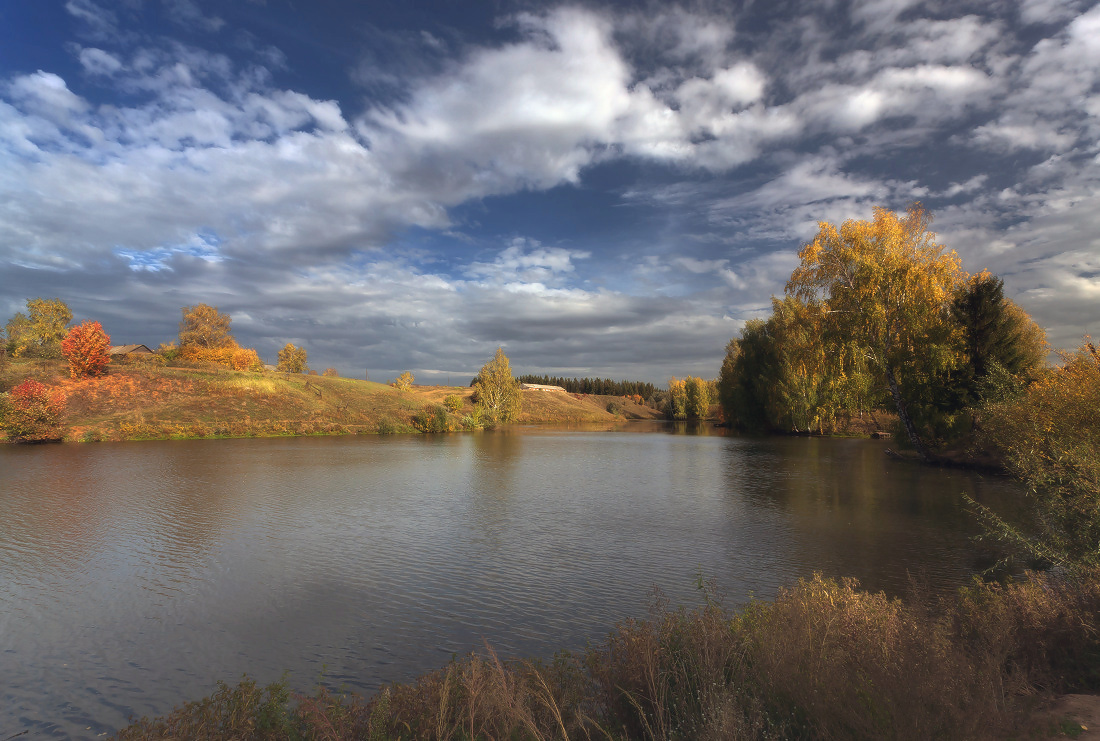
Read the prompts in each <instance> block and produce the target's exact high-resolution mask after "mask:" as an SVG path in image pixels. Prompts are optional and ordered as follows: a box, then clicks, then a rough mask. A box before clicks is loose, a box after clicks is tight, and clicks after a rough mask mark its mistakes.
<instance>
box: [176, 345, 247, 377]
mask: <svg viewBox="0 0 1100 741" xmlns="http://www.w3.org/2000/svg"><path fill="white" fill-rule="evenodd" d="M176 359H177V360H182V361H183V362H185V363H212V364H214V365H221V366H224V367H226V368H232V369H233V370H239V371H247V370H252V371H255V370H261V369H262V368H263V365H264V364H263V361H262V360H260V356H259V355H258V354H257V353H256V351H255V350H253V349H252V348H250V347H240V346H238V345H236V344H233V345H226V346H225V347H201V346H199V345H184V346H183V347H181V348H180V350H179V354H178V355H177V356H176Z"/></svg>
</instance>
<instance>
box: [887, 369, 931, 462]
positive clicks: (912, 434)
mask: <svg viewBox="0 0 1100 741" xmlns="http://www.w3.org/2000/svg"><path fill="white" fill-rule="evenodd" d="M886 383H888V384H889V385H890V394H891V395H892V396H893V397H894V406H896V407H897V409H898V419H900V420H901V423H902V424H903V425H905V432H906V434H908V435H909V442H911V443H912V444H913V448H914V450H916V451H917V455H919V456H920V459H921V460H922V461H924V462H925V463H929V462H930V461H931V460H932V456H931V454H930V453H929V452H928V448H926V447H925V446H924V441H922V440H921V439H920V435H918V434H917V428H916V427H914V426H913V420H912V419H911V418H910V417H909V412H908V410H906V408H905V402H904V401H902V399H901V391H900V390H899V389H898V381H897V379H896V378H895V377H894V369H893V368H890V367H887V368H886Z"/></svg>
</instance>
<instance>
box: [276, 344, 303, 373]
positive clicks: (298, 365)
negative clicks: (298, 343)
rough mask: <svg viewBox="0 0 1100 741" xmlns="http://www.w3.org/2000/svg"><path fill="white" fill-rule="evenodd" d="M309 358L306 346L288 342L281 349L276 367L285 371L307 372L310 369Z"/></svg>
mask: <svg viewBox="0 0 1100 741" xmlns="http://www.w3.org/2000/svg"><path fill="white" fill-rule="evenodd" d="M308 359H309V355H308V353H306V349H305V348H304V347H295V346H294V345H292V344H290V343H289V342H288V343H286V345H284V346H283V349H282V350H280V351H279V363H278V365H276V366H275V369H276V370H278V371H281V372H283V373H305V372H306V371H307V370H308V368H307V367H306V361H307V360H308Z"/></svg>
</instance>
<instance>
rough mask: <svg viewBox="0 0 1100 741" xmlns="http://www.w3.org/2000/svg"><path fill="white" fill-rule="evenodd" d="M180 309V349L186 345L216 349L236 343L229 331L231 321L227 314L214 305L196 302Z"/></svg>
mask: <svg viewBox="0 0 1100 741" xmlns="http://www.w3.org/2000/svg"><path fill="white" fill-rule="evenodd" d="M180 311H181V312H182V313H183V320H182V321H180V349H183V348H186V347H187V346H189V345H190V346H194V347H201V348H206V349H216V348H220V347H231V346H233V345H235V344H237V343H236V341H235V340H234V339H233V336H232V335H231V334H230V333H229V324H230V322H231V321H232V320H231V319H230V317H229V315H228V314H223V313H222V312H220V311H218V308H217V307H216V306H209V305H207V304H196V305H194V306H184V307H183V308H182V309H180Z"/></svg>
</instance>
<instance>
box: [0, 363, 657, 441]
mask: <svg viewBox="0 0 1100 741" xmlns="http://www.w3.org/2000/svg"><path fill="white" fill-rule="evenodd" d="M25 378H35V379H37V380H38V381H40V382H42V383H44V384H46V385H47V386H49V387H51V388H52V389H55V390H56V391H57V392H58V394H59V395H60V396H62V397H63V398H64V399H65V402H66V404H65V405H66V412H65V417H64V420H65V424H66V426H67V428H68V429H67V432H66V435H65V439H66V440H70V441H94V440H133V439H161V438H192V437H216V436H225V437H246V436H275V435H313V434H373V433H379V432H382V433H389V432H416V431H417V429H416V426H415V417H416V415H417V413H419V412H421V411H422V410H424V409H425V408H429V409H433V408H435V407H436V406H438V405H441V404H442V403H443V400H444V399H445V398H447V397H448V396H451V395H456V396H459V397H460V398H461V400H462V404H461V407H460V408H459V409H458V410H457V411H456V412H451V413H448V416H447V420H448V426H450V427H451V428H452V429H463V428H464V427H465V426H466V425H465V424H464V421H465V422H466V423H467V424H468V423H469V420H468V419H466V418H467V417H468V415H471V414H472V413H473V412H474V404H473V401H472V400H471V398H470V391H471V390H470V389H469V388H466V387H462V386H414V387H413V388H412V389H410V390H409V391H398V390H396V389H394V388H391V387H390V386H387V385H384V384H380V383H373V382H370V381H360V380H357V379H351V378H333V377H323V376H306V375H301V374H288V373H250V372H240V371H232V370H228V369H224V368H217V369H214V368H208V369H198V368H174V367H160V368H158V367H155V366H142V365H124V364H114V365H112V366H111V367H110V369H109V373H108V374H107V375H106V376H104V377H101V378H97V379H84V380H80V381H74V380H71V379H69V378H68V375H67V366H65V365H64V364H63V363H61V362H58V361H21V360H12V361H9V362H8V363H7V365H6V366H5V367H4V368H3V370H0V391H7V390H8V389H10V388H12V387H13V386H15V385H16V384H18V383H20V382H21V381H22V380H23V379H25ZM609 403H613V409H615V413H612V412H609V411H608V405H609ZM659 416H660V415H659V414H658V413H657V411H656V410H654V409H651V408H649V407H645V406H642V405H639V404H634V403H633V402H630V401H627V400H625V399H623V398H621V397H602V396H583V395H579V394H566V393H561V392H547V391H524V392H523V410H522V412H521V414H520V417H519V419H518V420H517V422H518V423H521V424H540V423H576V422H613V421H616V420H623V419H651V418H656V417H659Z"/></svg>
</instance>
